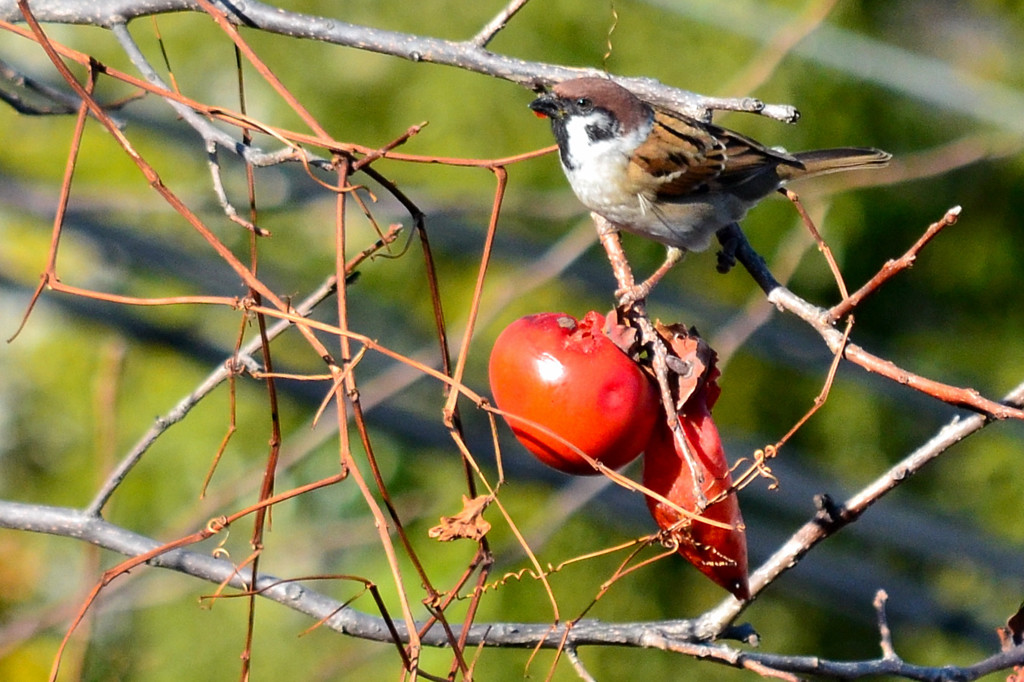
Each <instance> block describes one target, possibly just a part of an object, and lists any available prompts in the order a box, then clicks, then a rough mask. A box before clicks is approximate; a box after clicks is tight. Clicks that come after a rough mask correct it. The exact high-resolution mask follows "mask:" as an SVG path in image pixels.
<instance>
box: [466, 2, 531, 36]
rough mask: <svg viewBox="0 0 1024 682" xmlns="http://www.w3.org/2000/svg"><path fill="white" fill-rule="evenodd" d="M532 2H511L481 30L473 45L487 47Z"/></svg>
mask: <svg viewBox="0 0 1024 682" xmlns="http://www.w3.org/2000/svg"><path fill="white" fill-rule="evenodd" d="M529 1H530V0H511V1H510V2H509V3H508V4H507V5H505V7H503V8H502V10H501V11H500V12H498V14H497V15H495V17H494V18H493V19H491V20H490V21H489V22H487V25H486V26H484V27H483V28H482V29H480V32H479V33H477V34H476V35H475V36H473V38H472V41H471V42H472V43H473V44H474V45H476V46H477V47H487V44H488V43H489V42H491V41H492V40H493V39H494V36H496V35H498V31H500V30H501V29H503V28H505V26H507V25H508V21H509V19H511V18H512V17H514V16H515V14H516V12H518V11H519V10H521V9H522V8H523V6H524V5H526V3H528V2H529Z"/></svg>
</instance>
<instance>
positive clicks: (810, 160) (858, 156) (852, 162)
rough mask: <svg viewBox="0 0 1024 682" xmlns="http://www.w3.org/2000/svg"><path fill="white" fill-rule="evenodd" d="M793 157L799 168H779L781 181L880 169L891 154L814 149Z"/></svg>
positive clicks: (840, 149) (865, 148) (860, 148)
mask: <svg viewBox="0 0 1024 682" xmlns="http://www.w3.org/2000/svg"><path fill="white" fill-rule="evenodd" d="M793 156H794V157H795V158H796V159H797V161H799V162H800V166H795V165H794V166H787V165H782V166H779V168H778V172H779V175H780V176H782V178H783V180H793V179H796V178H806V177H811V176H815V175H825V174H826V173H836V172H839V171H845V170H853V169H855V168H881V167H883V166H885V165H887V164H888V163H889V159H891V158H892V154H889V153H888V152H883V151H882V150H880V149H871V148H867V147H839V148H836V149H816V150H814V151H809V152H797V153H796V154H793ZM801 166H802V167H801Z"/></svg>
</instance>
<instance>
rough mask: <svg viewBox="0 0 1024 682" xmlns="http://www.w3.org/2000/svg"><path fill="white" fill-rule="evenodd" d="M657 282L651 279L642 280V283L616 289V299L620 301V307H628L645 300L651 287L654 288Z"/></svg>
mask: <svg viewBox="0 0 1024 682" xmlns="http://www.w3.org/2000/svg"><path fill="white" fill-rule="evenodd" d="M654 284H655V282H652V281H651V280H650V279H648V280H645V281H643V282H641V283H640V284H634V285H632V286H628V287H622V288H621V289H616V290H615V299H616V300H617V301H618V303H619V307H620V308H628V307H630V306H632V305H633V304H634V303H638V302H639V301H643V300H644V299H646V298H647V297H648V296H649V295H650V293H651V289H653V288H654Z"/></svg>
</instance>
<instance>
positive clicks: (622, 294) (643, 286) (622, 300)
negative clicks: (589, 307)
mask: <svg viewBox="0 0 1024 682" xmlns="http://www.w3.org/2000/svg"><path fill="white" fill-rule="evenodd" d="M685 254H686V251H684V250H683V249H680V248H678V247H675V246H670V247H668V253H667V254H666V256H665V262H664V263H662V264H661V266H659V267H658V269H657V270H655V271H654V272H653V273H651V276H650V277H648V278H647V279H645V280H644V281H643V282H640V284H634V285H633V286H631V287H623V288H622V289H619V290H618V291H616V292H615V296H616V297H617V298H618V299H619V305H629V304H632V303H636V302H637V301H642V300H644V299H645V298H647V296H648V295H650V293H651V290H652V289H653V288H654V285H656V284H657V283H658V282H659V281H661V278H662V277H664V276H665V275H666V274H668V271H669V270H671V269H672V266H673V265H675V264H676V263H678V262H679V261H680V260H682V258H683V256H684V255H685Z"/></svg>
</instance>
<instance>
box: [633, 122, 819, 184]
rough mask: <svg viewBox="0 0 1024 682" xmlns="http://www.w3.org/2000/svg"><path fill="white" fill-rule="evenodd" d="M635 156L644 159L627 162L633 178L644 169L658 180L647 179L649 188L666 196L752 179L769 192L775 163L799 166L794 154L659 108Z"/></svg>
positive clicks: (641, 173) (641, 174)
mask: <svg viewBox="0 0 1024 682" xmlns="http://www.w3.org/2000/svg"><path fill="white" fill-rule="evenodd" d="M637 156H638V157H642V158H639V159H638V161H639V163H637V162H634V164H631V167H630V173H631V177H632V179H634V180H639V177H640V176H643V174H644V171H646V172H647V173H650V174H651V175H652V176H654V178H655V179H656V181H655V182H652V183H648V184H650V185H651V187H650V190H651V191H653V192H654V193H655V194H657V195H659V196H662V197H665V198H670V197H672V196H681V195H686V194H693V193H698V192H703V191H718V190H721V189H725V188H729V187H735V186H737V185H742V184H744V183H746V182H750V181H753V180H756V179H763V180H762V182H763V181H767V185H769V186H766V188H765V189H764V190H763V191H764V192H765V193H767V192H770V191H771V189H772V188H771V186H770V185H774V184H775V182H776V180H775V178H774V177H773V176H774V175H775V174H774V173H773V171H774V169H775V168H776V167H777V166H779V165H786V166H794V167H797V168H799V167H801V166H802V164H801V163H800V161H799V160H798V159H796V158H795V157H793V156H790V155H789V154H784V153H782V152H777V151H774V150H771V149H768V148H766V147H765V146H764V145H762V144H760V143H759V142H757V141H756V140H753V139H751V138H749V137H746V136H744V135H741V134H740V133H736V132H733V131H731V130H726V129H724V128H720V127H718V126H716V125H713V124H705V123H701V122H699V121H696V120H694V119H691V118H689V117H687V116H683V115H681V114H677V113H674V112H670V111H667V110H664V109H657V108H656V109H655V114H654V129H653V130H652V132H651V136H650V138H649V139H648V141H647V142H645V143H644V144H643V145H641V146H640V147H639V148H638V149H637ZM634 173H635V175H634ZM641 184H644V183H642V182H641ZM754 184H761V183H756V182H755V183H754Z"/></svg>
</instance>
